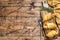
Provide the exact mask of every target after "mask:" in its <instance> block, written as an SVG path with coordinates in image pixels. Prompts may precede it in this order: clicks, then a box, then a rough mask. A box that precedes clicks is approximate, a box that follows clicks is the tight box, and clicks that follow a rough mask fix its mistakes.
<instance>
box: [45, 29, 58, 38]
mask: <svg viewBox="0 0 60 40" xmlns="http://www.w3.org/2000/svg"><path fill="white" fill-rule="evenodd" d="M58 34H59V32H58V30H51V31H48V33H46V37H48V38H54V37H56V36H58Z"/></svg>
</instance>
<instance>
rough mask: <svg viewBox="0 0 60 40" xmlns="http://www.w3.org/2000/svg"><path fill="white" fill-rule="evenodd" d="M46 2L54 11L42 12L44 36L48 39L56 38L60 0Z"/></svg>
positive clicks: (59, 23) (58, 25)
mask: <svg viewBox="0 0 60 40" xmlns="http://www.w3.org/2000/svg"><path fill="white" fill-rule="evenodd" d="M47 2H48V4H49V5H50V6H52V7H53V8H54V12H53V13H51V12H46V13H43V14H42V19H43V28H44V31H45V36H46V37H47V38H49V39H53V38H57V37H58V35H59V30H60V0H47Z"/></svg>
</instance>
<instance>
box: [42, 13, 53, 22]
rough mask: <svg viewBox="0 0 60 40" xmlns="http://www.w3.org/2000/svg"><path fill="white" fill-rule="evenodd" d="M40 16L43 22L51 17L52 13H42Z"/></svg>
mask: <svg viewBox="0 0 60 40" xmlns="http://www.w3.org/2000/svg"><path fill="white" fill-rule="evenodd" d="M42 18H43V22H44V21H47V20H49V19H51V18H52V14H51V13H47V14H44V15H43V17H42Z"/></svg>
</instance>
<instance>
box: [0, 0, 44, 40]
mask: <svg viewBox="0 0 60 40" xmlns="http://www.w3.org/2000/svg"><path fill="white" fill-rule="evenodd" d="M41 1H42V0H0V40H43V37H41V30H40V26H39V24H38V20H39V18H40V6H41V5H42V4H41Z"/></svg>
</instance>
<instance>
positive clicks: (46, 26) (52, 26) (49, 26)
mask: <svg viewBox="0 0 60 40" xmlns="http://www.w3.org/2000/svg"><path fill="white" fill-rule="evenodd" d="M43 28H44V29H56V28H57V25H56V24H55V23H53V22H46V23H44V24H43Z"/></svg>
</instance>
